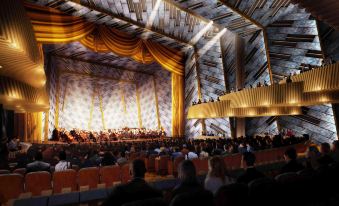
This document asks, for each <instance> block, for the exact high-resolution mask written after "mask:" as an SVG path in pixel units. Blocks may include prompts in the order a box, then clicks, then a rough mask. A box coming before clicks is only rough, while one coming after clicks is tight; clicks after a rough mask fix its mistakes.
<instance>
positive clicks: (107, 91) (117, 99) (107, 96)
mask: <svg viewBox="0 0 339 206" xmlns="http://www.w3.org/2000/svg"><path fill="white" fill-rule="evenodd" d="M100 94H101V95H102V102H103V106H102V107H103V113H104V118H105V124H106V128H107V129H117V128H121V127H123V126H124V107H123V102H122V96H121V89H120V85H119V83H118V82H110V83H108V84H105V85H104V86H103V87H102V89H101V90H100Z"/></svg>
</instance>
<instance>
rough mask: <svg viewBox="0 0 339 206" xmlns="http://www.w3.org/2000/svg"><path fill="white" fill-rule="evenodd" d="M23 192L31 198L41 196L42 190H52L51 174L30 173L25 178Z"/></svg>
mask: <svg viewBox="0 0 339 206" xmlns="http://www.w3.org/2000/svg"><path fill="white" fill-rule="evenodd" d="M25 186H26V187H25V191H26V192H31V193H32V195H33V196H38V195H41V192H42V191H44V190H50V189H52V186H51V174H50V173H49V172H45V171H42V172H30V173H28V174H26V176H25Z"/></svg>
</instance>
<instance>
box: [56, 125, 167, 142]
mask: <svg viewBox="0 0 339 206" xmlns="http://www.w3.org/2000/svg"><path fill="white" fill-rule="evenodd" d="M162 137H166V132H165V131H164V130H163V129H156V130H155V129H146V128H128V127H125V128H121V129H107V130H101V131H93V130H82V129H77V128H74V129H72V130H70V131H68V130H67V129H65V128H55V129H54V130H53V133H52V140H53V141H61V142H67V143H72V142H104V141H118V140H131V139H155V138H162Z"/></svg>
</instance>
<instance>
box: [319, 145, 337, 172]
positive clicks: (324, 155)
mask: <svg viewBox="0 0 339 206" xmlns="http://www.w3.org/2000/svg"><path fill="white" fill-rule="evenodd" d="M330 152H331V145H330V144H329V143H327V142H324V143H321V145H320V153H321V156H320V157H319V159H318V163H319V165H320V166H325V167H326V166H328V165H330V164H332V163H334V160H333V159H332V157H331V156H330Z"/></svg>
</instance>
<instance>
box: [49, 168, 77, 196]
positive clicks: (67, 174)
mask: <svg viewBox="0 0 339 206" xmlns="http://www.w3.org/2000/svg"><path fill="white" fill-rule="evenodd" d="M62 188H71V191H76V190H77V173H76V171H75V170H72V169H69V170H65V171H60V172H54V173H53V192H54V193H61V191H62Z"/></svg>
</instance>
